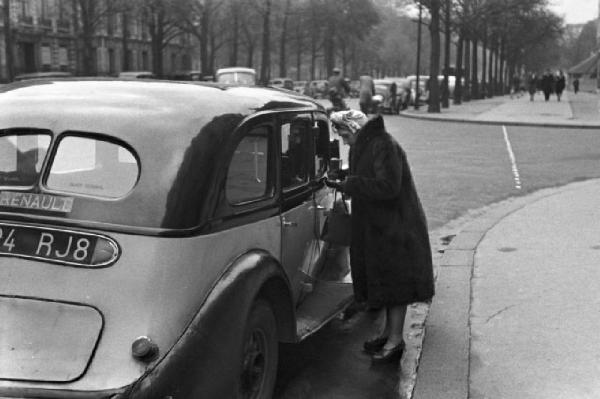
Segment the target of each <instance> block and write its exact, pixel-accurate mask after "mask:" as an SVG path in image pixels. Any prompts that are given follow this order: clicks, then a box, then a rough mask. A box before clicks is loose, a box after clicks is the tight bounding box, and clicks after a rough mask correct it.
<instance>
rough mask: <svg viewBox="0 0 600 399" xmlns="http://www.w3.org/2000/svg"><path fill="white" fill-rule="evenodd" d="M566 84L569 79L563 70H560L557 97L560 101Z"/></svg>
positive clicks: (557, 79)
mask: <svg viewBox="0 0 600 399" xmlns="http://www.w3.org/2000/svg"><path fill="white" fill-rule="evenodd" d="M566 85H567V81H566V79H565V75H564V74H563V71H562V70H559V71H558V75H556V97H557V99H558V101H560V96H561V95H562V92H563V90H565V86H566Z"/></svg>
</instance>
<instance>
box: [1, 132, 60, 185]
mask: <svg viewBox="0 0 600 399" xmlns="http://www.w3.org/2000/svg"><path fill="white" fill-rule="evenodd" d="M23 133H24V134H6V135H2V133H0V186H9V187H27V186H32V185H33V184H35V182H37V180H38V178H39V175H40V171H41V169H42V163H43V162H44V158H45V156H46V152H47V151H48V147H49V146H50V134H49V133H48V134H44V133H39V134H38V133H25V132H23Z"/></svg>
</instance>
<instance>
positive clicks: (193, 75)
mask: <svg viewBox="0 0 600 399" xmlns="http://www.w3.org/2000/svg"><path fill="white" fill-rule="evenodd" d="M172 79H173V80H203V79H202V71H195V70H191V71H177V72H175V73H174V74H173V76H172Z"/></svg>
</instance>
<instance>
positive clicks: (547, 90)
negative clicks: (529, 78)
mask: <svg viewBox="0 0 600 399" xmlns="http://www.w3.org/2000/svg"><path fill="white" fill-rule="evenodd" d="M553 88H554V76H553V75H552V73H551V72H550V70H549V69H546V72H545V73H544V74H543V75H542V91H543V92H544V100H546V101H548V100H550V94H552V91H553Z"/></svg>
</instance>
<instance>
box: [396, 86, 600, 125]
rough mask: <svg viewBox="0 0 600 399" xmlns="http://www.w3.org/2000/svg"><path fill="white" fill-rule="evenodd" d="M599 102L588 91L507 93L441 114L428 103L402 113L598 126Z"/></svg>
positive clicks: (434, 117) (437, 117)
mask: <svg viewBox="0 0 600 399" xmlns="http://www.w3.org/2000/svg"><path fill="white" fill-rule="evenodd" d="M599 101H600V96H598V95H597V94H592V93H584V92H579V93H578V94H574V93H572V92H565V93H563V96H562V98H561V101H560V102H559V101H557V99H556V96H551V98H550V100H549V101H544V97H543V94H541V93H540V92H538V93H537V94H536V95H535V98H534V101H530V100H529V94H525V95H523V96H521V97H518V98H517V97H516V96H515V97H514V98H512V99H511V98H510V96H508V95H506V96H501V97H494V98H489V99H484V100H475V101H469V102H464V103H462V104H460V105H453V104H450V107H449V108H442V110H441V113H439V114H430V113H428V112H427V105H423V106H421V107H420V108H419V110H414V109H413V108H408V109H407V110H405V111H402V112H401V115H402V116H405V117H412V118H420V119H431V120H444V121H455V122H472V123H493V124H505V125H533V126H547V127H580V128H597V127H600V102H599Z"/></svg>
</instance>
